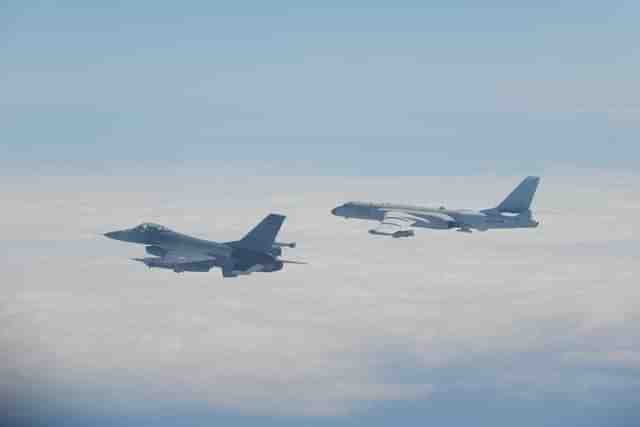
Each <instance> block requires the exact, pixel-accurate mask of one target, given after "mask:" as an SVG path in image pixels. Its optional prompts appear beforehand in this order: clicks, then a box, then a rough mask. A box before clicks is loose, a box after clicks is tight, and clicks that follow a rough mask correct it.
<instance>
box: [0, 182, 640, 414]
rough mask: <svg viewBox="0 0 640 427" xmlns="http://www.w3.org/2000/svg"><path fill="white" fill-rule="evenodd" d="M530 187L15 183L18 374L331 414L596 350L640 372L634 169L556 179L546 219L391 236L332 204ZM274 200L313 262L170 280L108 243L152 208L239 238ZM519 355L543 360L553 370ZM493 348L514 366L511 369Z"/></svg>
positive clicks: (4, 329)
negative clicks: (338, 214) (111, 234)
mask: <svg viewBox="0 0 640 427" xmlns="http://www.w3.org/2000/svg"><path fill="white" fill-rule="evenodd" d="M517 181H518V178H504V177H491V176H486V177H473V178H464V177H451V178H450V177H446V178H445V177H401V178H397V177H396V178H376V177H363V178H328V177H317V178H315V177H295V178H287V177H260V178H255V177H242V176H235V177H231V176H229V177H221V176H217V177H216V176H207V175H201V174H192V175H189V176H187V175H183V176H177V177H147V178H144V177H137V178H127V177H118V178H112V177H109V178H106V177H104V178H101V177H89V178H87V177H83V178H73V177H67V178H60V177H58V178H50V179H47V180H42V181H39V182H37V183H34V182H28V181H27V180H25V179H21V178H14V179H10V180H7V181H6V182H5V184H3V185H2V187H1V188H0V191H1V192H2V194H3V200H4V201H5V202H6V208H5V209H4V212H3V221H2V223H1V225H0V232H1V233H2V235H3V237H4V242H3V244H2V247H1V248H2V251H3V257H2V258H1V259H0V268H2V270H3V281H2V284H1V285H0V289H1V290H2V292H1V297H0V298H1V300H0V317H1V318H2V322H1V323H0V324H1V325H2V326H0V328H1V329H0V343H2V345H3V346H6V348H8V349H9V350H10V351H7V352H5V353H4V355H3V356H2V357H3V358H4V360H3V361H2V364H1V366H2V367H3V371H5V372H4V374H6V375H5V378H6V379H9V380H10V381H8V382H7V384H8V385H11V384H12V383H13V385H14V386H17V385H19V384H20V383H21V382H25V383H26V382H31V383H35V384H47V383H48V384H53V385H55V386H56V387H63V388H64V387H68V388H70V389H72V390H79V391H78V393H80V392H81V391H89V390H94V389H95V390H103V389H108V390H114V394H122V393H120V392H121V391H123V390H124V391H131V392H132V393H134V392H135V393H138V394H139V395H144V394H145V393H147V394H149V396H150V397H156V398H158V399H163V398H175V396H179V398H181V399H185V400H187V401H189V400H201V401H205V402H207V403H208V404H211V405H214V406H218V407H226V408H234V409H241V410H244V411H248V412H260V413H294V414H300V413H302V414H320V415H332V414H337V413H344V412H348V411H352V410H355V409H357V408H358V407H359V406H360V405H362V404H366V403H367V402H371V401H385V400H412V399H422V398H426V397H428V396H429V395H431V394H432V393H437V392H439V390H444V389H451V388H456V387H465V384H467V385H469V386H470V385H471V384H475V385H474V387H480V388H482V387H487V388H495V387H498V388H500V389H503V390H508V392H509V393H514V394H522V395H525V394H527V393H529V392H530V391H531V390H536V392H545V391H553V390H554V389H557V388H558V387H561V386H562V387H563V388H565V389H566V392H567V393H571V392H572V386H571V384H572V383H570V381H568V378H566V377H565V374H564V371H563V370H564V369H567V366H570V367H571V369H574V368H575V369H582V370H584V371H585V372H587V373H588V372H591V370H592V369H593V368H592V367H591V365H589V364H585V363H584V362H585V360H591V359H592V358H594V357H595V358H597V359H598V361H599V362H601V363H603V364H605V365H609V364H610V365H611V366H621V365H623V366H625V367H627V368H635V367H636V365H635V364H634V363H635V362H633V361H634V360H635V359H636V356H637V354H640V353H639V352H640V347H638V345H637V342H639V340H638V339H637V338H638V333H637V331H635V330H634V328H631V327H630V326H629V324H630V322H632V321H633V319H638V318H639V316H640V302H639V301H640V298H639V297H640V288H638V287H637V285H636V284H635V281H634V277H635V276H637V275H638V264H637V254H638V249H639V248H640V241H639V240H638V237H637V236H638V226H637V225H636V224H637V221H636V218H637V217H638V214H639V213H640V198H639V197H638V194H640V191H639V190H640V179H639V178H638V177H637V176H634V175H623V176H621V175H610V174H609V175H601V176H597V177H595V176H570V177H562V176H555V177H545V178H544V179H543V181H542V185H541V188H540V193H539V195H538V199H537V200H536V207H537V209H538V211H539V212H540V214H539V217H540V218H539V219H540V220H541V221H542V226H541V227H540V228H539V229H537V230H523V231H503V232H501V231H495V232H488V233H476V234H472V235H465V234H460V233H453V232H438V231H421V232H418V234H417V237H416V238H415V239H407V240H393V239H383V238H379V239H377V238H373V237H372V236H370V235H368V234H367V233H366V230H367V228H368V225H367V224H365V223H361V222H355V221H353V222H348V221H344V220H340V219H338V218H335V217H332V216H330V215H329V210H330V209H331V208H332V207H334V206H335V205H336V204H338V203H339V202H341V201H344V200H349V199H365V200H366V199H375V200H389V201H392V200H393V201H399V202H415V203H429V202H432V203H433V204H440V203H445V204H446V205H448V206H452V207H466V206H469V207H487V206H489V205H491V204H494V203H495V202H497V201H498V200H499V199H500V198H501V197H502V196H503V195H504V194H506V193H507V192H508V191H509V190H510V188H511V187H512V186H513V185H515V183H516V182H517ZM271 210H274V211H279V212H282V213H286V214H288V215H289V218H288V220H287V223H286V224H285V227H284V229H283V235H282V238H283V239H284V240H294V241H298V242H299V247H298V248H297V249H295V250H293V251H289V252H288V254H287V258H289V259H303V260H307V261H310V262H311V264H310V265H308V266H289V267H288V268H287V269H286V270H285V271H283V272H280V273H277V274H262V275H254V276H251V277H248V278H240V279H238V280H222V278H221V277H220V274H219V272H218V271H213V272H211V273H209V274H185V275H175V274H173V273H169V272H165V271H147V270H146V269H144V268H143V267H142V266H141V265H138V264H136V263H132V262H129V261H128V260H127V259H128V258H130V257H132V256H138V255H140V253H141V248H140V247H135V246H133V245H126V244H122V243H118V242H113V241H108V240H106V239H104V238H102V237H101V236H100V233H102V232H104V231H108V230H112V229H115V228H119V227H124V226H130V225H133V224H135V223H138V222H142V221H146V220H151V221H156V222H160V223H163V224H166V225H168V226H170V227H173V228H176V229H178V230H181V231H184V232H188V233H193V234H196V235H199V236H203V237H208V238H212V239H217V240H229V239H233V238H236V237H238V236H239V235H241V234H242V233H243V232H245V231H246V230H247V229H248V228H249V227H250V226H251V225H253V224H254V223H255V222H257V220H258V219H259V218H260V217H261V216H262V215H263V214H265V213H267V212H269V211H271ZM636 329H637V328H636ZM619 336H627V337H629V340H628V342H626V343H625V345H624V346H621V345H620V343H619V342H618V341H616V339H614V338H612V337H619ZM632 338H636V339H635V340H633V339H632ZM598 346H603V348H602V349H601V350H598V351H602V353H597V354H596V355H595V356H593V353H592V352H593V351H594V348H598ZM523 355H540V362H539V365H537V362H536V360H537V357H525V356H523ZM520 357H522V358H523V359H526V361H525V362H524V363H518V358H520ZM501 361H511V362H509V363H510V365H509V366H510V368H509V370H508V372H501V371H502V370H501V368H500V365H501ZM622 362H624V363H622ZM456 366H460V367H464V369H462V368H461V369H460V370H459V371H458V370H455V369H454V371H455V373H454V374H453V377H446V378H447V379H442V376H441V375H440V374H439V372H444V371H450V370H451V369H453V368H452V367H456ZM549 368H551V369H549ZM554 369H557V371H554ZM412 370H415V373H413V374H412V373H409V374H406V372H407V371H409V372H411V371H412ZM542 371H546V372H550V371H552V372H556V374H554V375H555V376H554V375H551V374H550V375H542V374H540V375H538V374H537V373H539V372H542ZM403 372H404V373H403ZM532 372H533V373H536V374H535V375H532ZM567 375H568V374H567ZM612 381H613V380H612ZM615 381H618V382H619V379H616V380H615ZM498 383H500V384H498ZM622 386H624V382H623V383H622ZM140 390H142V391H140ZM597 390H598V388H597V387H596V391H597ZM573 391H575V392H576V393H578V394H579V392H580V390H573ZM124 395H127V393H124Z"/></svg>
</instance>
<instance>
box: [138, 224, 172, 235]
mask: <svg viewBox="0 0 640 427" xmlns="http://www.w3.org/2000/svg"><path fill="white" fill-rule="evenodd" d="M134 230H136V231H141V232H143V233H148V232H154V231H155V232H159V231H169V229H168V228H167V227H164V226H162V225H160V224H153V223H151V222H145V223H143V224H140V225H139V226H137V227H136V228H134Z"/></svg>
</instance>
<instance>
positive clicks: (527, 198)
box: [495, 176, 540, 214]
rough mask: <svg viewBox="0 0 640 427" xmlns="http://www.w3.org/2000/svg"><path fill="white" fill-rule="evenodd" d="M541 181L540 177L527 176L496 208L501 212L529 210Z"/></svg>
mask: <svg viewBox="0 0 640 427" xmlns="http://www.w3.org/2000/svg"><path fill="white" fill-rule="evenodd" d="M539 182H540V177H537V176H528V177H526V178H525V179H523V180H522V182H521V183H520V184H518V186H517V187H516V188H514V190H513V191H512V192H511V193H510V194H509V195H508V196H507V198H506V199H504V200H503V201H502V203H500V204H499V205H498V206H496V208H495V209H496V210H497V211H499V212H508V213H516V214H519V213H522V212H526V211H528V210H529V207H530V206H531V201H532V200H533V195H534V194H535V193H536V190H537V189H538V183H539Z"/></svg>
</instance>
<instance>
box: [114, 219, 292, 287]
mask: <svg viewBox="0 0 640 427" xmlns="http://www.w3.org/2000/svg"><path fill="white" fill-rule="evenodd" d="M144 227H145V226H144V225H142V226H138V227H135V228H131V229H127V230H120V231H112V232H110V233H105V236H106V237H109V238H111V239H115V240H121V241H124V242H128V243H137V244H141V245H145V250H146V252H147V253H149V254H151V255H154V257H148V258H136V259H135V260H136V261H140V262H143V263H144V264H146V265H147V266H149V267H155V268H165V269H172V270H174V271H176V272H181V271H209V269H211V268H212V267H222V268H223V271H224V270H225V269H228V270H229V274H231V275H237V274H244V273H247V272H248V273H250V272H257V271H264V272H271V271H278V270H280V269H282V265H283V264H282V262H281V261H279V260H278V259H277V256H278V255H279V254H280V253H281V250H280V249H279V248H272V249H271V250H270V251H269V252H263V251H259V250H252V249H250V248H246V247H243V246H242V245H241V243H240V242H226V243H219V242H214V241H211V240H204V239H199V238H196V237H192V236H189V235H186V234H182V233H177V232H175V231H172V230H169V229H167V228H165V227H162V226H158V225H153V226H152V227H147V228H146V229H145V228H144ZM172 254H175V255H173V256H172ZM182 258H184V259H185V260H186V261H184V260H182ZM190 259H193V261H189V260H190Z"/></svg>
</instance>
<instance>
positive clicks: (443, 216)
mask: <svg viewBox="0 0 640 427" xmlns="http://www.w3.org/2000/svg"><path fill="white" fill-rule="evenodd" d="M539 182H540V178H539V177H537V176H529V177H526V178H525V179H524V180H523V181H522V182H521V183H520V184H519V185H518V186H517V187H516V188H515V189H514V190H513V191H512V192H511V194H509V195H508V196H507V198H506V199H504V200H503V201H502V202H501V203H500V204H499V205H498V206H496V207H494V208H490V209H483V210H470V209H447V208H445V207H444V206H441V207H439V208H426V207H419V206H410V205H396V204H390V203H371V202H348V203H345V204H343V205H340V206H338V207H336V208H335V209H333V210H332V211H331V213H332V214H333V215H336V216H340V217H344V218H357V219H364V220H372V221H379V222H380V224H379V225H378V226H377V227H375V228H373V229H371V230H369V233H371V234H376V235H381V236H391V237H396V238H398V237H411V236H413V235H414V231H413V230H412V229H411V228H413V227H417V228H432V229H437V230H449V229H455V230H457V231H460V232H464V233H471V231H472V230H478V231H487V230H488V229H492V228H535V227H537V226H538V224H539V223H538V221H536V220H534V219H533V215H532V213H531V210H530V207H531V201H532V200H533V195H534V194H535V192H536V189H537V188H538V183H539Z"/></svg>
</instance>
